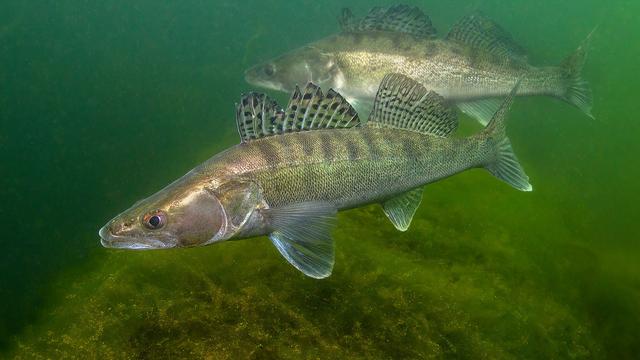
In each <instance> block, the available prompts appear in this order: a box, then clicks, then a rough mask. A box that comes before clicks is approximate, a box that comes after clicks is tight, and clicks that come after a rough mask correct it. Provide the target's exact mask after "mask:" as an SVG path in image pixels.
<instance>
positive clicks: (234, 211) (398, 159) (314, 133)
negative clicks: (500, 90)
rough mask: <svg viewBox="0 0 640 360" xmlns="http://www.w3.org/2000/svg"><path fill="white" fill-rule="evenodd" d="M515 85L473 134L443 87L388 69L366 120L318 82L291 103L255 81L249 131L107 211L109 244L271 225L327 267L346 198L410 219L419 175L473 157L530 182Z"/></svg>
mask: <svg viewBox="0 0 640 360" xmlns="http://www.w3.org/2000/svg"><path fill="white" fill-rule="evenodd" d="M516 90H517V86H516V87H515V88H514V89H513V90H512V91H511V93H510V94H509V95H508V96H507V98H506V100H505V101H504V102H503V104H502V105H501V107H500V108H499V109H498V111H497V112H496V113H495V114H494V116H493V118H492V120H491V121H490V123H489V125H488V126H487V127H486V128H485V129H484V130H483V131H481V132H480V133H478V134H476V135H473V136H470V137H466V138H450V137H448V136H449V135H450V134H451V133H452V132H453V131H454V130H455V129H456V127H457V119H456V113H455V111H454V110H453V109H451V108H450V107H448V106H447V105H446V104H445V102H444V100H443V98H442V97H441V96H439V95H437V94H436V93H435V92H432V91H431V92H428V91H427V90H426V89H425V87H424V86H422V85H421V84H419V83H417V82H415V81H414V80H411V79H409V78H407V77H405V76H404V75H400V74H389V75H387V76H385V77H384V79H383V81H382V83H381V84H380V87H379V90H378V93H377V96H376V99H375V101H374V105H373V110H372V112H371V115H370V117H369V121H368V122H367V123H366V124H364V123H363V122H361V121H360V119H359V117H358V114H357V113H356V111H355V110H354V109H353V108H352V107H351V105H349V103H348V102H347V101H346V100H345V99H344V98H343V97H342V96H341V95H340V94H338V93H337V92H335V91H334V90H329V91H328V92H327V93H326V94H323V93H322V91H321V90H320V88H319V87H318V86H317V85H314V84H311V83H310V84H308V85H307V86H306V87H305V88H304V89H303V90H302V91H301V90H300V89H298V88H296V89H295V91H294V92H293V95H292V96H291V100H290V101H289V105H288V106H287V108H286V109H281V108H279V107H278V105H277V104H276V103H275V102H274V101H273V100H271V99H269V98H268V97H266V96H265V95H263V94H257V93H250V94H248V95H246V96H244V97H243V98H242V100H241V102H240V104H238V106H237V114H236V118H237V125H238V130H239V132H240V136H241V143H240V144H238V145H235V146H233V147H231V148H229V149H227V150H226V151H223V152H221V153H219V154H218V155H215V156H214V157H212V158H211V159H209V160H207V161H206V162H205V163H203V164H202V165H200V166H198V167H196V168H195V169H193V170H191V171H190V172H189V173H187V174H186V175H185V176H183V177H182V178H180V179H178V180H177V181H175V182H173V183H172V184H170V185H169V186H167V187H166V188H165V189H163V190H161V191H160V192H158V193H156V194H155V195H152V196H151V197H149V198H147V199H145V200H142V201H140V202H138V203H136V204H134V205H133V207H132V208H130V209H128V210H126V211H125V212H123V213H122V214H120V215H118V216H117V217H116V218H114V219H113V220H111V221H110V222H109V223H107V224H106V225H105V226H104V227H103V228H102V229H101V230H100V237H101V238H102V245H104V246H105V247H113V248H127V249H158V248H173V247H190V246H201V245H208V244H213V243H217V242H221V241H225V240H231V239H241V238H248V237H254V236H259V235H268V236H269V238H270V239H271V241H272V242H273V244H274V245H275V247H276V248H277V249H278V251H279V252H280V253H281V254H282V255H283V256H284V257H285V258H286V259H287V260H288V261H289V262H290V263H291V264H292V265H293V266H295V267H296V268H297V269H298V270H300V271H302V272H303V273H304V274H306V275H308V276H311V277H314V278H324V277H327V276H329V275H330V274H331V271H332V269H333V264H334V247H333V241H332V239H331V234H330V232H331V228H332V224H333V223H334V221H335V218H336V212H337V211H339V210H344V209H349V208H354V207H358V206H362V205H365V204H370V203H380V204H381V205H382V207H383V210H384V212H385V214H386V215H387V216H388V217H389V219H390V220H391V221H392V222H393V224H394V225H395V227H396V228H397V229H399V230H401V231H405V230H407V229H408V228H409V224H410V223H411V219H412V218H413V215H414V213H415V211H416V209H417V208H418V205H419V204H420V202H421V200H422V186H423V185H425V184H428V183H431V182H434V181H437V180H440V179H443V178H446V177H448V176H451V175H454V174H457V173H459V172H461V171H464V170H466V169H469V168H485V169H487V170H489V172H491V173H492V174H493V175H495V176H496V177H498V178H500V179H502V180H504V181H506V182H507V183H509V184H510V185H511V186H513V187H515V188H516V189H519V190H523V191H530V190H531V185H530V184H529V181H528V177H527V176H526V175H525V173H524V171H523V170H522V168H521V167H520V165H519V164H518V161H517V159H516V157H515V155H514V153H513V151H512V149H511V144H510V142H509V140H508V138H507V136H506V133H505V123H504V119H505V115H506V112H507V110H508V108H509V107H510V105H511V103H512V101H513V97H514V95H515V93H516Z"/></svg>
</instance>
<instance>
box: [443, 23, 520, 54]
mask: <svg viewBox="0 0 640 360" xmlns="http://www.w3.org/2000/svg"><path fill="white" fill-rule="evenodd" d="M447 40H449V41H455V42H458V43H462V44H465V45H468V46H471V47H474V48H478V49H482V50H484V51H487V52H489V53H491V54H495V55H498V56H503V57H509V58H511V59H516V60H522V61H526V59H527V54H526V51H525V50H524V49H523V48H522V47H521V46H520V45H518V44H517V43H516V42H515V40H513V37H511V35H510V34H509V33H508V32H507V31H505V30H504V29H503V28H502V27H501V26H500V25H498V24H497V23H496V22H494V21H493V20H491V19H489V18H487V17H486V16H484V15H483V14H482V13H480V12H476V13H473V14H471V15H467V16H465V17H463V18H462V19H460V20H458V22H457V23H455V25H453V27H452V28H451V30H450V31H449V33H448V34H447Z"/></svg>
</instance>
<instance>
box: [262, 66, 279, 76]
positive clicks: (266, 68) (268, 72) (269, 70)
mask: <svg viewBox="0 0 640 360" xmlns="http://www.w3.org/2000/svg"><path fill="white" fill-rule="evenodd" d="M264 73H265V74H266V75H267V76H272V75H273V74H275V73H276V67H275V65H273V64H267V65H265V66H264Z"/></svg>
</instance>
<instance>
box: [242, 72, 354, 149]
mask: <svg viewBox="0 0 640 360" xmlns="http://www.w3.org/2000/svg"><path fill="white" fill-rule="evenodd" d="M236 122H237V125H238V132H239V133H240V138H241V140H242V142H247V141H249V140H253V139H259V138H263V137H266V136H272V135H280V134H286V133H290V132H298V131H308V130H316V129H335V128H350V127H354V126H359V125H360V118H359V117H358V113H357V112H356V111H355V109H353V107H351V105H350V104H349V103H348V102H347V100H345V99H344V98H343V97H342V95H340V94H338V93H337V92H335V91H334V90H333V89H330V90H329V91H328V92H327V94H326V95H324V94H323V93H322V90H320V88H319V87H318V86H317V85H315V84H313V83H309V84H307V86H306V87H305V88H304V89H302V90H300V88H299V87H297V86H296V89H295V91H294V92H293V94H291V99H290V100H289V105H287V108H286V110H283V109H282V108H281V107H279V106H278V103H276V102H275V101H274V100H271V99H270V98H269V97H268V96H266V95H265V94H260V93H255V92H252V93H249V94H247V95H243V96H242V99H241V101H240V103H239V104H238V105H237V106H236Z"/></svg>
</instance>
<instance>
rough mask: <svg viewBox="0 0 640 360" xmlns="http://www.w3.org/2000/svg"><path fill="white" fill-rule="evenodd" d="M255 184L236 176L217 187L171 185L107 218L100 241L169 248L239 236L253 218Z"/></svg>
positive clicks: (119, 245) (139, 247)
mask: <svg viewBox="0 0 640 360" xmlns="http://www.w3.org/2000/svg"><path fill="white" fill-rule="evenodd" d="M254 190H255V188H250V187H248V186H246V184H238V183H236V182H230V183H225V184H223V185H222V186H218V187H217V188H215V189H211V188H210V187H208V186H194V187H179V188H177V189H175V188H173V189H172V188H171V186H170V187H169V188H167V189H164V190H161V191H160V192H158V193H156V194H155V195H153V196H151V197H149V198H147V199H145V200H142V201H139V202H137V203H136V204H134V205H133V206H132V207H131V208H129V209H128V210H126V211H125V212H123V213H122V214H120V215H118V216H116V217H115V218H114V219H112V220H111V221H109V222H108V223H107V224H106V225H105V226H103V227H102V229H100V231H99V234H100V237H101V243H102V245H103V246H104V247H108V248H119V249H134V250H144V249H167V248H176V247H194V246H203V245H208V244H212V243H215V242H220V241H224V240H229V239H232V238H235V237H238V236H239V235H240V234H242V233H243V232H246V229H247V228H249V227H250V226H252V225H253V224H254V222H251V221H249V220H250V219H253V218H254V217H252V215H254V210H256V209H257V207H258V205H259V203H260V200H259V199H260V198H259V196H258V195H259V193H258V192H252V191H254ZM248 223H251V225H248ZM245 225H246V226H245Z"/></svg>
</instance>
